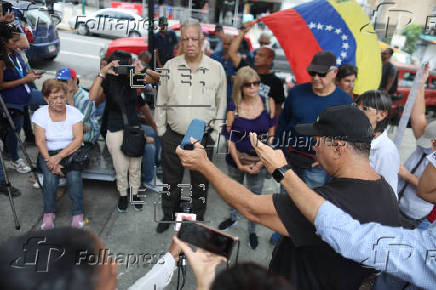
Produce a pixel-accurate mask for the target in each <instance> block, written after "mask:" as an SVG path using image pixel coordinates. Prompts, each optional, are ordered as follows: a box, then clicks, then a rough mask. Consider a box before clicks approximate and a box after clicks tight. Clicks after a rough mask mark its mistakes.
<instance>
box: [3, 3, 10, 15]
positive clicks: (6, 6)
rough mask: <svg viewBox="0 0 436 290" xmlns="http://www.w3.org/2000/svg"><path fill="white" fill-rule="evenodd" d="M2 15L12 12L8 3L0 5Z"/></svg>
mask: <svg viewBox="0 0 436 290" xmlns="http://www.w3.org/2000/svg"><path fill="white" fill-rule="evenodd" d="M2 10H3V15H5V14H7V13H10V12H12V4H11V3H8V2H3V3H2Z"/></svg>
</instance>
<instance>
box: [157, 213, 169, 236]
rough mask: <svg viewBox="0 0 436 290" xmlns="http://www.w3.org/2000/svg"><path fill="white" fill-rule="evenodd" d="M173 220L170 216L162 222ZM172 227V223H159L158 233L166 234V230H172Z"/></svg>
mask: <svg viewBox="0 0 436 290" xmlns="http://www.w3.org/2000/svg"><path fill="white" fill-rule="evenodd" d="M171 220H172V219H171V218H170V217H168V216H164V217H163V219H162V221H171ZM170 225H171V224H170V223H159V224H158V225H157V228H156V232H158V233H159V234H161V233H163V232H165V231H166V230H168V229H169V228H170Z"/></svg>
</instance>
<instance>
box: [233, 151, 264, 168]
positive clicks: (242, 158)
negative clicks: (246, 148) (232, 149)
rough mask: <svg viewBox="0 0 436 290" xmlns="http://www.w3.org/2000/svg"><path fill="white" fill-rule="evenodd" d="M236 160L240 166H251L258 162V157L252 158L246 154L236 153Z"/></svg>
mask: <svg viewBox="0 0 436 290" xmlns="http://www.w3.org/2000/svg"><path fill="white" fill-rule="evenodd" d="M238 158H239V162H241V164H242V165H251V164H253V163H256V162H259V161H260V157H259V156H257V155H256V156H253V155H250V154H248V153H243V152H239V151H238Z"/></svg>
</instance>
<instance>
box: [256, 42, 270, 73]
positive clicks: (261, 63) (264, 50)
mask: <svg viewBox="0 0 436 290" xmlns="http://www.w3.org/2000/svg"><path fill="white" fill-rule="evenodd" d="M274 57H275V53H274V50H272V49H271V48H268V47H261V48H258V49H257V50H256V54H255V56H254V66H255V67H256V69H269V68H270V67H271V65H272V63H273V60H274Z"/></svg>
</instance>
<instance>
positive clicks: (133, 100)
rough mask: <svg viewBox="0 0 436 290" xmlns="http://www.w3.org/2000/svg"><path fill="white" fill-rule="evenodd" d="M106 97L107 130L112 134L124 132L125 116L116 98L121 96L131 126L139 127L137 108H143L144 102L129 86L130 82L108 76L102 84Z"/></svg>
mask: <svg viewBox="0 0 436 290" xmlns="http://www.w3.org/2000/svg"><path fill="white" fill-rule="evenodd" d="M101 87H102V88H103V92H104V94H105V95H106V110H107V112H108V115H107V129H108V130H109V131H111V132H116V131H119V130H123V128H124V125H123V115H122V113H121V109H120V104H119V101H117V99H116V96H121V98H120V99H121V101H122V102H123V104H124V107H125V108H126V115H127V120H128V123H129V125H130V126H139V118H138V116H137V114H136V106H143V105H144V104H145V102H144V100H143V99H142V98H141V97H140V96H138V95H137V93H136V89H133V88H131V87H130V86H129V80H128V79H124V80H123V78H122V77H115V76H112V75H108V76H107V77H106V79H105V80H104V81H103V83H102V84H101Z"/></svg>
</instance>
